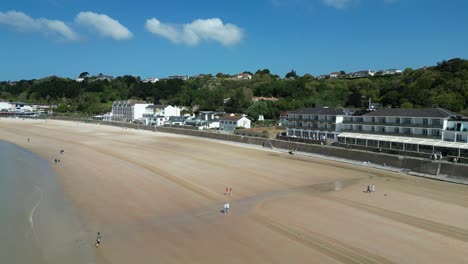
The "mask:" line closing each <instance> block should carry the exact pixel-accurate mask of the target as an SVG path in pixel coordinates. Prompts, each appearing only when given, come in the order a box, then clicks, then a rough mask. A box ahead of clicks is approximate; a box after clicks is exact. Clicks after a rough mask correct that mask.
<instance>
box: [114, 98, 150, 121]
mask: <svg viewBox="0 0 468 264" xmlns="http://www.w3.org/2000/svg"><path fill="white" fill-rule="evenodd" d="M148 105H150V104H149V103H147V102H144V101H138V100H126V101H114V103H113V104H112V119H113V120H118V121H126V122H131V121H133V120H136V119H140V118H142V117H143V114H144V113H146V107H147V106H148Z"/></svg>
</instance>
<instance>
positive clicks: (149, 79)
mask: <svg viewBox="0 0 468 264" xmlns="http://www.w3.org/2000/svg"><path fill="white" fill-rule="evenodd" d="M158 81H159V78H146V79H144V80H143V81H142V82H144V83H147V82H150V83H155V82H158Z"/></svg>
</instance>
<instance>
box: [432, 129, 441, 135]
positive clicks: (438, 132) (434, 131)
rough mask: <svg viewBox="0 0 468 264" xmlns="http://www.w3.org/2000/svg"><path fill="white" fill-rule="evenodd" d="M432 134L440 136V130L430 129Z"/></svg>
mask: <svg viewBox="0 0 468 264" xmlns="http://www.w3.org/2000/svg"><path fill="white" fill-rule="evenodd" d="M432 135H433V136H440V130H439V129H433V130H432Z"/></svg>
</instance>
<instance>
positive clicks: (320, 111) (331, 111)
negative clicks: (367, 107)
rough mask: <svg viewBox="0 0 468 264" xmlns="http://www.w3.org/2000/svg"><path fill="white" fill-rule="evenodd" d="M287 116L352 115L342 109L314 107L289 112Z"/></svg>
mask: <svg viewBox="0 0 468 264" xmlns="http://www.w3.org/2000/svg"><path fill="white" fill-rule="evenodd" d="M288 114H308V115H351V114H352V113H351V112H350V111H348V110H347V109H343V108H327V107H314V108H302V109H298V110H294V111H289V112H288Z"/></svg>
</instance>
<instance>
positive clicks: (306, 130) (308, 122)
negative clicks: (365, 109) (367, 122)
mask: <svg viewBox="0 0 468 264" xmlns="http://www.w3.org/2000/svg"><path fill="white" fill-rule="evenodd" d="M352 114H353V112H352V111H350V110H346V109H343V108H328V107H315V108H303V109H299V110H295V111H290V112H288V113H287V117H286V118H287V127H286V135H287V136H290V137H298V138H305V139H313V140H336V139H337V135H338V134H339V133H340V132H341V122H342V121H343V118H344V117H345V116H350V115H352Z"/></svg>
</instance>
